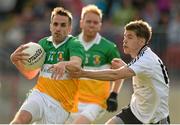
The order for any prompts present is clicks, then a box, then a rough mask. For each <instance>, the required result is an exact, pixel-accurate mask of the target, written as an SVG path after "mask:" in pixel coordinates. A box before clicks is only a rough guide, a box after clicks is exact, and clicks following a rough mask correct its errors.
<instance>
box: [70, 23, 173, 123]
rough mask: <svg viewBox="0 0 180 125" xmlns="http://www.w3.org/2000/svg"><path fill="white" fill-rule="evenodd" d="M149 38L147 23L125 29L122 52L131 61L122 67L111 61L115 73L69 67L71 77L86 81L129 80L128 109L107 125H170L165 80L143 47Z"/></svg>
mask: <svg viewBox="0 0 180 125" xmlns="http://www.w3.org/2000/svg"><path fill="white" fill-rule="evenodd" d="M151 35H152V30H151V27H150V26H149V24H148V23H146V22H144V21H142V20H139V21H132V22H130V23H128V24H127V25H126V26H125V32H124V40H123V49H124V53H125V54H130V55H131V57H132V58H133V60H132V61H131V62H130V63H129V64H128V65H126V64H125V63H124V62H123V61H122V60H114V61H113V63H112V64H113V65H115V66H118V67H120V68H119V69H109V70H99V71H92V70H91V71H90V70H82V69H77V68H75V67H73V66H72V65H71V68H69V69H68V70H69V71H70V72H71V76H72V77H88V78H92V79H98V80H117V79H126V78H129V77H132V79H133V83H132V84H133V90H134V92H133V94H132V98H131V102H130V105H129V106H127V107H126V108H124V109H122V111H121V112H120V113H119V114H117V115H116V116H114V117H113V118H111V119H110V120H109V121H108V122H107V123H108V124H143V123H145V124H146V123H147V124H149V123H153V124H157V123H162V124H168V123H170V119H169V106H168V97H169V78H168V74H167V70H166V67H165V66H164V65H163V62H162V61H161V59H160V58H159V57H158V56H157V55H156V54H155V53H154V52H153V51H152V50H151V49H150V48H149V47H148V46H147V45H148V43H149V41H150V39H151Z"/></svg>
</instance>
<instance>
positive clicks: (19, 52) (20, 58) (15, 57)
mask: <svg viewBox="0 0 180 125" xmlns="http://www.w3.org/2000/svg"><path fill="white" fill-rule="evenodd" d="M26 48H28V46H24V45H21V46H19V47H18V48H17V49H16V50H15V51H14V52H13V53H12V54H11V56H10V59H11V62H12V63H13V64H16V63H18V62H20V63H22V64H24V61H26V60H27V57H28V56H29V54H27V53H24V52H23V50H25V49H26Z"/></svg>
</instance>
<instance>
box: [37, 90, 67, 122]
mask: <svg viewBox="0 0 180 125" xmlns="http://www.w3.org/2000/svg"><path fill="white" fill-rule="evenodd" d="M40 94H41V97H42V98H43V101H44V104H43V110H44V114H43V117H44V119H45V120H46V121H45V123H44V124H64V123H65V121H66V120H67V119H68V117H69V112H67V111H66V110H65V109H64V108H63V107H62V106H61V104H60V103H59V102H58V101H56V100H55V99H53V98H52V97H50V96H48V95H46V94H44V93H40Z"/></svg>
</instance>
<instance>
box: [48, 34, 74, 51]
mask: <svg viewBox="0 0 180 125" xmlns="http://www.w3.org/2000/svg"><path fill="white" fill-rule="evenodd" d="M71 36H72V35H68V36H67V37H66V38H65V40H64V41H63V42H61V43H59V44H57V45H56V44H55V43H54V42H53V38H52V36H50V37H48V38H47V40H48V41H50V42H52V44H53V46H54V47H55V48H56V49H57V48H58V47H60V46H61V45H63V44H64V43H65V42H67V41H68V39H69V38H70V37H71Z"/></svg>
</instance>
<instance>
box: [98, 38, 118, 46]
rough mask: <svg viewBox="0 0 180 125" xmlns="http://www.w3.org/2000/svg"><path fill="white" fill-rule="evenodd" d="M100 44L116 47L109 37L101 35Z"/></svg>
mask: <svg viewBox="0 0 180 125" xmlns="http://www.w3.org/2000/svg"><path fill="white" fill-rule="evenodd" d="M101 44H103V45H105V46H108V47H113V48H114V47H116V44H115V43H114V42H113V41H110V40H109V39H107V38H105V37H101Z"/></svg>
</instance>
